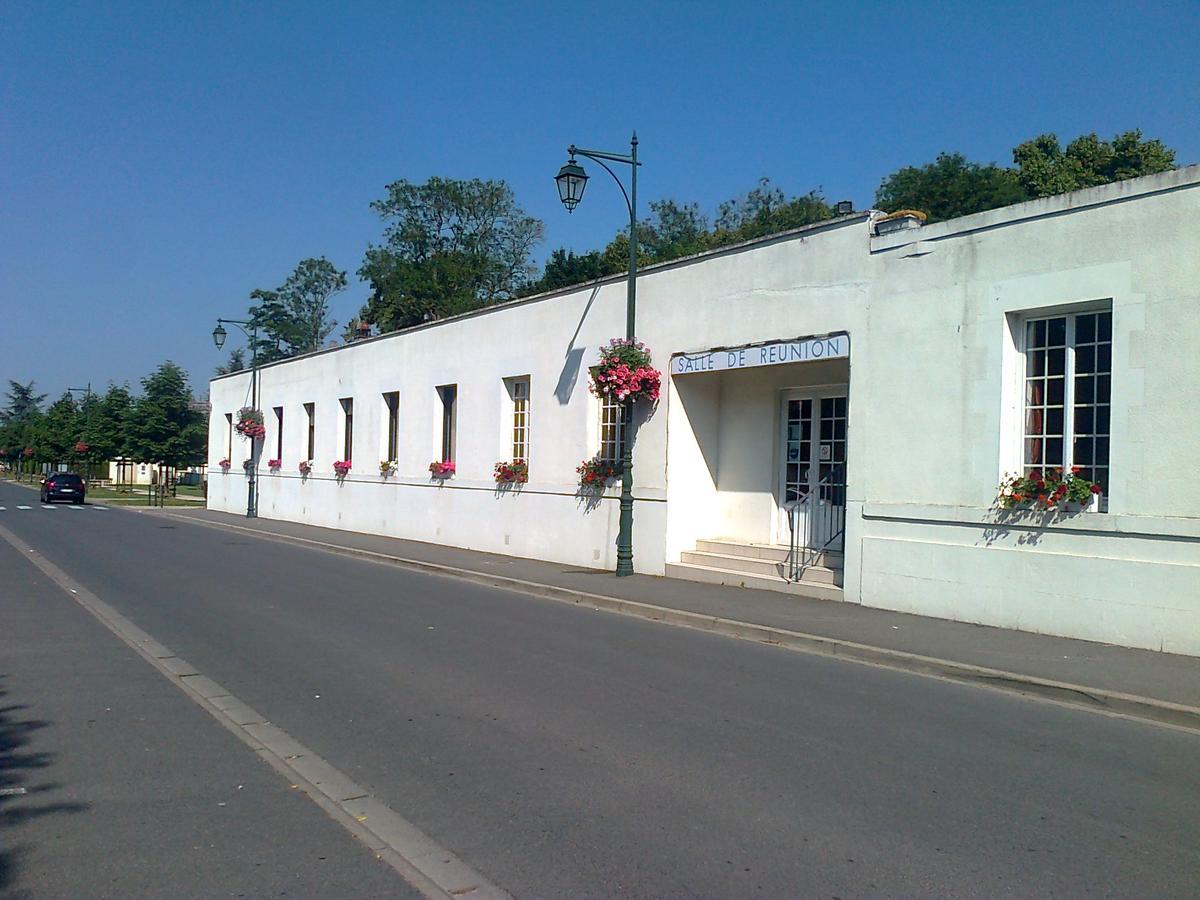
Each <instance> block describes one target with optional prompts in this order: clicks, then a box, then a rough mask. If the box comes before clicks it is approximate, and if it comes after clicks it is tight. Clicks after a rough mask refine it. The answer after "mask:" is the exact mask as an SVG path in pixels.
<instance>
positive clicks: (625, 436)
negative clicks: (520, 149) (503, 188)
mask: <svg viewBox="0 0 1200 900" xmlns="http://www.w3.org/2000/svg"><path fill="white" fill-rule="evenodd" d="M637 148H638V139H637V132H636V131H635V132H634V133H633V138H632V139H631V140H630V142H629V154H628V155H625V154H623V153H605V152H603V151H600V150H584V149H581V148H579V147H576V146H575V145H574V144H572V145H571V146H570V147H568V148H567V153H568V154H569V155H570V159H568V160H567V162H566V164H565V165H564V166H563V167H562V168H561V169H559V170H558V174H557V175H556V176H554V180H555V182H557V184H558V198H559V199H560V200H561V201H562V204H563V206H565V207H566V208H567V212H574V210H575V207H576V206H578V205H579V201H580V200H582V199H583V191H584V188H586V187H587V181H588V175H587V172H585V171H584V170H583V166H581V165H579V164H578V163H577V162H575V157H576V156H586V157H587V158H588V159H590V160H594V161H595V162H597V163H599V164H600V165H601V166H602V167H603V168H604V171H606V172H607V173H608V174H609V175H612V178H613V181H615V182H616V183H617V187H619V188H620V189H621V195H622V196H623V197H624V198H625V206H626V207H627V208H628V209H629V286H628V291H627V293H626V301H625V337H627V338H628V339H629V340H633V339H634V338H635V337H636V331H635V328H634V326H635V324H636V312H637V251H638V239H637V170H638V166H640V165H641V163H640V162H638V158H637ZM605 160H609V161H610V162H618V163H624V164H625V165H627V166H629V168H630V173H631V174H630V176H629V192H628V193H626V192H625V185H623V184H622V183H621V179H620V178H618V177H617V176H616V173H615V172H613V170H612V169H610V168H609V167H608V166H607V165H606V164H605V162H604V161H605ZM632 418H633V404H632V403H626V404H623V405H622V407H621V520H620V528H619V530H618V532H617V575H619V576H624V575H632V574H633V421H632Z"/></svg>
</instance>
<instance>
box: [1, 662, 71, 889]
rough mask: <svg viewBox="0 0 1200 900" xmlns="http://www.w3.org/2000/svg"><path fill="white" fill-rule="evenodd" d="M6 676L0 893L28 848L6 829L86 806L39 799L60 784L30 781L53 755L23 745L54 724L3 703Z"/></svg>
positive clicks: (15, 706) (2, 680)
mask: <svg viewBox="0 0 1200 900" xmlns="http://www.w3.org/2000/svg"><path fill="white" fill-rule="evenodd" d="M8 677H9V676H8V675H7V674H0V892H2V891H4V890H5V889H6V888H8V887H10V886H11V885H12V883H13V881H14V880H15V878H16V872H17V865H18V862H19V860H20V857H21V855H22V853H24V852H25V851H26V849H27V848H26V847H23V846H21V845H19V844H14V843H13V840H12V836H11V835H9V834H6V832H9V831H10V830H11V829H14V828H17V827H19V826H20V825H21V824H23V823H24V822H28V821H29V820H30V819H35V818H39V817H41V816H47V815H53V814H55V813H77V812H83V811H84V810H86V809H87V808H88V805H87V804H86V803H54V802H41V798H42V797H44V796H45V795H47V794H50V793H51V792H53V791H55V790H58V789H59V788H60V787H61V785H59V784H57V783H55V782H39V783H36V784H35V783H32V782H33V780H34V779H35V778H36V773H37V772H38V771H39V770H43V769H46V768H47V767H49V766H50V764H51V763H52V761H53V759H54V754H53V753H38V752H33V751H30V750H28V749H25V748H26V747H27V746H28V744H29V742H30V740H31V739H32V736H33V733H34V732H35V731H39V730H40V729H42V728H47V727H49V726H50V725H52V724H53V723H52V722H46V721H42V720H38V719H33V718H28V717H27V716H26V714H25V713H26V711H27V710H28V709H29V707H28V706H26V705H23V704H12V705H8V704H5V698H6V697H7V696H8V690H7V688H6V687H5V686H4V679H6V678H8Z"/></svg>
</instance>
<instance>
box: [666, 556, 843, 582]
mask: <svg viewBox="0 0 1200 900" xmlns="http://www.w3.org/2000/svg"><path fill="white" fill-rule="evenodd" d="M680 556H681V561H682V562H685V563H689V564H691V565H695V566H707V567H708V568H710V569H723V570H725V571H728V572H745V573H747V574H748V575H763V576H767V577H774V578H786V577H787V568H788V567H787V563H786V562H776V561H774V560H770V559H752V558H749V557H745V556H734V555H730V554H727V553H708V552H705V551H702V550H688V551H685V552H684V553H682V554H680ZM802 580H803V581H815V582H819V583H821V584H835V585H838V586H840V585H841V583H842V570H841V569H833V568H830V567H827V566H808V567H806V568H805V570H804V573H803V578H802Z"/></svg>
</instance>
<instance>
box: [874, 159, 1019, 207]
mask: <svg viewBox="0 0 1200 900" xmlns="http://www.w3.org/2000/svg"><path fill="white" fill-rule="evenodd" d="M1026 199H1028V195H1027V194H1026V192H1025V188H1024V187H1022V185H1021V183H1020V181H1019V180H1018V179H1017V173H1016V172H1014V171H1013V170H1012V169H1005V168H1003V167H1001V166H998V165H996V164H995V163H988V164H987V165H981V164H980V163H974V162H968V161H967V158H966V157H965V156H963V155H962V154H961V153H941V154H938V158H937V159H936V160H935V161H934V162H932V163H929V164H928V165H925V166H920V167H917V166H906V167H905V168H903V169H900V170H899V171H897V172H893V173H892V174H891V175H889V176H888V177H887V178H885V179H884V180H883V183H882V184H880V185H879V189H878V190H877V191H876V192H875V205H876V206H877V207H879V208H880V209H882V210H884V211H885V212H895V211H896V210H898V209H919V210H921V211H922V212H924V213H926V214H927V215H928V216H929V221H930V222H940V221H941V220H943V219H953V218H955V217H957V216H966V215H970V214H971V213H976V212H982V211H983V210H985V209H994V208H996V207H998V206H1008V205H1009V204H1012V203H1020V202H1021V201H1022V200H1026Z"/></svg>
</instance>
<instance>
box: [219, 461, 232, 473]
mask: <svg viewBox="0 0 1200 900" xmlns="http://www.w3.org/2000/svg"><path fill="white" fill-rule="evenodd" d="M217 465H218V466H220V467H221V471H223V472H228V471H229V466H230V465H231V463H230V462H229V460H228V459H223V460H221V461H220V462H218V463H217Z"/></svg>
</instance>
